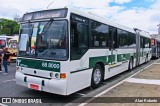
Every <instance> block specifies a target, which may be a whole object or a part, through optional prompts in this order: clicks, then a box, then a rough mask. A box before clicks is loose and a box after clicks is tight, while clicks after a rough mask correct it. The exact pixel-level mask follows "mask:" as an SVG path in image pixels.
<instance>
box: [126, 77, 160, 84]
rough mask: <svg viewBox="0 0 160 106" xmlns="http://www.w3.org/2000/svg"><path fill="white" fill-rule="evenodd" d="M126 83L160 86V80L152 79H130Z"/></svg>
mask: <svg viewBox="0 0 160 106" xmlns="http://www.w3.org/2000/svg"><path fill="white" fill-rule="evenodd" d="M126 81H127V82H130V83H139V84H154V85H160V80H152V79H138V78H128V79H126Z"/></svg>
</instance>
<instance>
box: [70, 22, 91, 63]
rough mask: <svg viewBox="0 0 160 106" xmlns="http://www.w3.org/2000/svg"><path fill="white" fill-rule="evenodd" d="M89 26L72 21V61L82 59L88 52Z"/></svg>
mask: <svg viewBox="0 0 160 106" xmlns="http://www.w3.org/2000/svg"><path fill="white" fill-rule="evenodd" d="M88 33H89V31H88V25H85V24H83V23H80V22H76V21H74V22H73V21H71V60H77V59H80V58H81V57H82V56H83V55H84V54H85V53H86V52H87V50H88Z"/></svg>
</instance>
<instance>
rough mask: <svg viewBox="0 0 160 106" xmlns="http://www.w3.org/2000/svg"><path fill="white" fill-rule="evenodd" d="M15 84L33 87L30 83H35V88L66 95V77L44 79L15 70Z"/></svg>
mask: <svg viewBox="0 0 160 106" xmlns="http://www.w3.org/2000/svg"><path fill="white" fill-rule="evenodd" d="M15 77H16V84H18V85H22V86H25V87H28V88H30V89H34V87H31V85H36V86H38V88H37V87H36V90H39V91H45V92H50V93H54V94H59V95H67V80H66V79H45V78H39V77H34V76H29V75H24V74H23V73H21V72H16V75H15Z"/></svg>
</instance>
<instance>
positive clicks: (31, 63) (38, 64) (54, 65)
mask: <svg viewBox="0 0 160 106" xmlns="http://www.w3.org/2000/svg"><path fill="white" fill-rule="evenodd" d="M17 66H20V67H26V68H33V69H39V70H45V71H53V72H60V63H59V62H53V61H45V60H43V61H42V60H32V59H23V58H17Z"/></svg>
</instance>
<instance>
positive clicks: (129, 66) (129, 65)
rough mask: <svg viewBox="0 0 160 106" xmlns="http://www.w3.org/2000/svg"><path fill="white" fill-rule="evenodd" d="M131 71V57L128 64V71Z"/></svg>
mask: <svg viewBox="0 0 160 106" xmlns="http://www.w3.org/2000/svg"><path fill="white" fill-rule="evenodd" d="M132 69H133V59H132V57H131V58H130V60H129V64H128V70H129V71H131V70H132Z"/></svg>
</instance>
